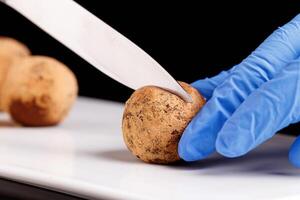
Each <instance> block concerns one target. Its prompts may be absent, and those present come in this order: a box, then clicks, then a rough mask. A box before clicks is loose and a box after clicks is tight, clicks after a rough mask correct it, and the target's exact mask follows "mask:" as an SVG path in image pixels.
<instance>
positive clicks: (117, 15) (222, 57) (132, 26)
mask: <svg viewBox="0 0 300 200" xmlns="http://www.w3.org/2000/svg"><path fill="white" fill-rule="evenodd" d="M77 2H78V3H80V4H81V5H83V6H84V7H86V8H87V9H88V10H90V11H91V12H92V13H94V14H95V15H97V16H98V17H99V18H101V19H102V20H103V21H105V22H106V23H108V24H109V25H111V26H112V27H113V28H115V29H117V30H118V31H119V32H121V33H122V34H124V35H125V36H126V37H128V38H129V39H131V40H132V41H133V42H135V43H136V44H137V45H139V46H140V47H141V48H143V49H144V50H145V51H146V52H147V53H149V54H150V55H151V56H152V57H154V59H156V60H157V61H158V62H159V63H160V64H161V65H162V66H163V67H164V68H166V69H167V71H169V72H170V73H171V74H172V75H173V76H174V77H175V78H176V79H177V80H183V81H186V82H193V81H195V80H197V79H200V78H205V77H210V76H213V75H214V74H217V73H218V72H220V71H221V70H226V69H229V68H231V67H232V66H233V65H234V64H237V63H239V62H240V61H241V60H242V59H243V58H245V57H246V56H247V55H248V54H249V53H251V51H253V50H254V49H255V48H256V47H257V46H258V45H259V44H260V43H261V42H262V41H263V40H264V39H265V38H266V37H267V36H268V35H269V34H270V33H272V32H273V31H274V30H275V29H276V28H277V27H278V26H281V25H283V24H285V23H286V22H288V21H289V20H290V19H292V18H293V17H294V16H296V15H297V14H298V12H299V8H300V2H299V1H298V2H297V1H277V2H275V1H269V2H268V1H256V2H255V1H224V2H223V1H209V2H208V1H193V2H194V3H191V2H192V1H180V2H179V3H176V2H175V1H115V0H110V1H96V0H95V1H92V0H77ZM108 2H109V3H108ZM162 2H164V3H162ZM262 2H265V3H264V4H262ZM66 14H67V13H66ZM0 19H1V26H0V35H6V36H11V37H14V38H17V39H18V40H20V41H22V42H24V43H25V44H27V45H28V46H29V47H30V49H31V50H32V52H33V54H42V55H49V56H53V57H55V58H57V59H59V60H60V61H62V62H64V63H65V64H67V65H68V66H69V67H70V68H71V69H72V70H73V71H74V72H75V74H76V75H77V78H78V81H79V86H80V95H84V96H91V97H97V98H104V99H111V100H115V101H122V102H124V101H125V100H126V99H127V98H128V97H129V95H130V94H131V92H132V90H130V89H128V88H127V87H125V86H123V85H121V84H119V83H117V82H115V81H113V80H112V79H110V78H109V77H107V76H105V75H104V74H102V73H101V72H99V71H97V70H96V69H95V68H94V67H92V66H90V65H89V64H88V63H87V62H85V61H84V60H82V59H81V58H80V57H78V56H77V55H75V54H74V53H73V52H71V51H70V50H68V49H67V48H65V47H64V46H63V45H61V44H60V43H58V42H57V41H56V40H54V39H53V38H51V37H50V36H49V35H47V34H46V33H44V32H43V31H41V30H40V29H39V28H37V27H36V26H35V25H33V24H32V23H31V22H29V21H28V20H26V19H25V18H23V17H22V16H21V15H19V14H18V13H16V12H15V11H13V10H12V9H10V8H8V7H6V6H4V5H0ZM297 130H298V128H297V126H293V127H290V129H288V132H289V133H290V134H298V131H297ZM285 131H286V132H287V129H286V130H285Z"/></svg>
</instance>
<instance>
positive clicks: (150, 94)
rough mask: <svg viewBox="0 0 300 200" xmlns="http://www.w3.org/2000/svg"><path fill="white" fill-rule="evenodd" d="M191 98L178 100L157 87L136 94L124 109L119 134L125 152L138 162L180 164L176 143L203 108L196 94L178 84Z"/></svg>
mask: <svg viewBox="0 0 300 200" xmlns="http://www.w3.org/2000/svg"><path fill="white" fill-rule="evenodd" d="M180 85H181V86H182V87H183V89H185V90H186V91H187V92H188V93H189V94H190V95H191V97H192V99H193V101H192V102H190V103H189V102H185V101H184V100H183V99H181V98H180V97H178V96H176V95H174V94H172V93H170V92H168V91H166V90H163V89H161V88H158V87H153V86H147V87H143V88H140V89H138V90H136V91H135V92H134V93H133V94H132V95H131V97H130V98H129V99H128V101H127V102H126V105H125V110H124V115H123V122H122V130H123V137H124V141H125V143H126V145H127V147H128V149H129V150H130V151H131V152H132V153H133V154H134V155H135V156H136V157H138V158H139V159H141V160H143V161H145V162H150V163H160V164H168V163H172V162H175V161H178V160H180V158H179V156H178V151H177V147H178V142H179V139H180V137H181V135H182V133H183V131H184V129H185V128H186V126H187V125H188V123H189V122H190V121H191V119H192V118H193V117H194V116H195V114H196V113H197V112H198V111H199V110H200V109H201V107H202V106H203V105H204V104H205V99H204V98H203V97H202V96H201V95H200V94H199V92H198V91H197V90H196V89H194V88H193V87H191V86H190V85H188V84H187V83H183V82H180Z"/></svg>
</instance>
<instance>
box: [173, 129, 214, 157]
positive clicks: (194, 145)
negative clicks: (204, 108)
mask: <svg viewBox="0 0 300 200" xmlns="http://www.w3.org/2000/svg"><path fill="white" fill-rule="evenodd" d="M199 140H200V141H199ZM201 143H202V142H201V138H199V137H198V135H197V134H195V133H194V132H193V130H192V129H191V128H189V126H188V128H187V129H186V130H185V131H184V133H183V135H182V137H181V139H180V141H179V144H178V154H179V157H180V158H181V159H183V160H184V161H188V162H191V161H196V160H202V159H204V158H206V157H207V156H208V155H210V154H211V153H212V152H213V151H214V149H213V150H212V149H210V148H208V147H205V146H204V145H202V144H201Z"/></svg>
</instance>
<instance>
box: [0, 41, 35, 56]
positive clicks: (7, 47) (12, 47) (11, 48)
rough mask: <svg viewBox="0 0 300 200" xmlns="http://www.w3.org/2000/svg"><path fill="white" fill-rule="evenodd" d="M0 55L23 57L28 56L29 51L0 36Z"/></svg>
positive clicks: (17, 42) (15, 42) (18, 43)
mask: <svg viewBox="0 0 300 200" xmlns="http://www.w3.org/2000/svg"><path fill="white" fill-rule="evenodd" d="M0 54H9V55H12V56H16V57H25V56H28V55H30V50H29V49H28V47H27V46H25V45H24V44H23V43H21V42H19V41H17V40H15V39H13V38H9V37H3V36H0Z"/></svg>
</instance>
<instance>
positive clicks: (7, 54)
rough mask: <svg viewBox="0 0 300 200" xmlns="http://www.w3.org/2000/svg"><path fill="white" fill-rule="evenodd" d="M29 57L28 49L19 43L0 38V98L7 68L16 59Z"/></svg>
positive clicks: (7, 38) (11, 39)
mask: <svg viewBox="0 0 300 200" xmlns="http://www.w3.org/2000/svg"><path fill="white" fill-rule="evenodd" d="M29 55H30V51H29V49H28V48H27V47H26V46H25V45H24V44H22V43H21V42H18V41H17V40H15V39H13V38H9V37H0V96H1V91H2V85H3V82H4V81H5V78H6V74H7V72H8V70H9V67H10V66H11V65H12V63H13V62H14V61H15V60H16V59H19V58H23V57H25V56H29ZM0 110H2V109H1V107H0Z"/></svg>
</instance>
